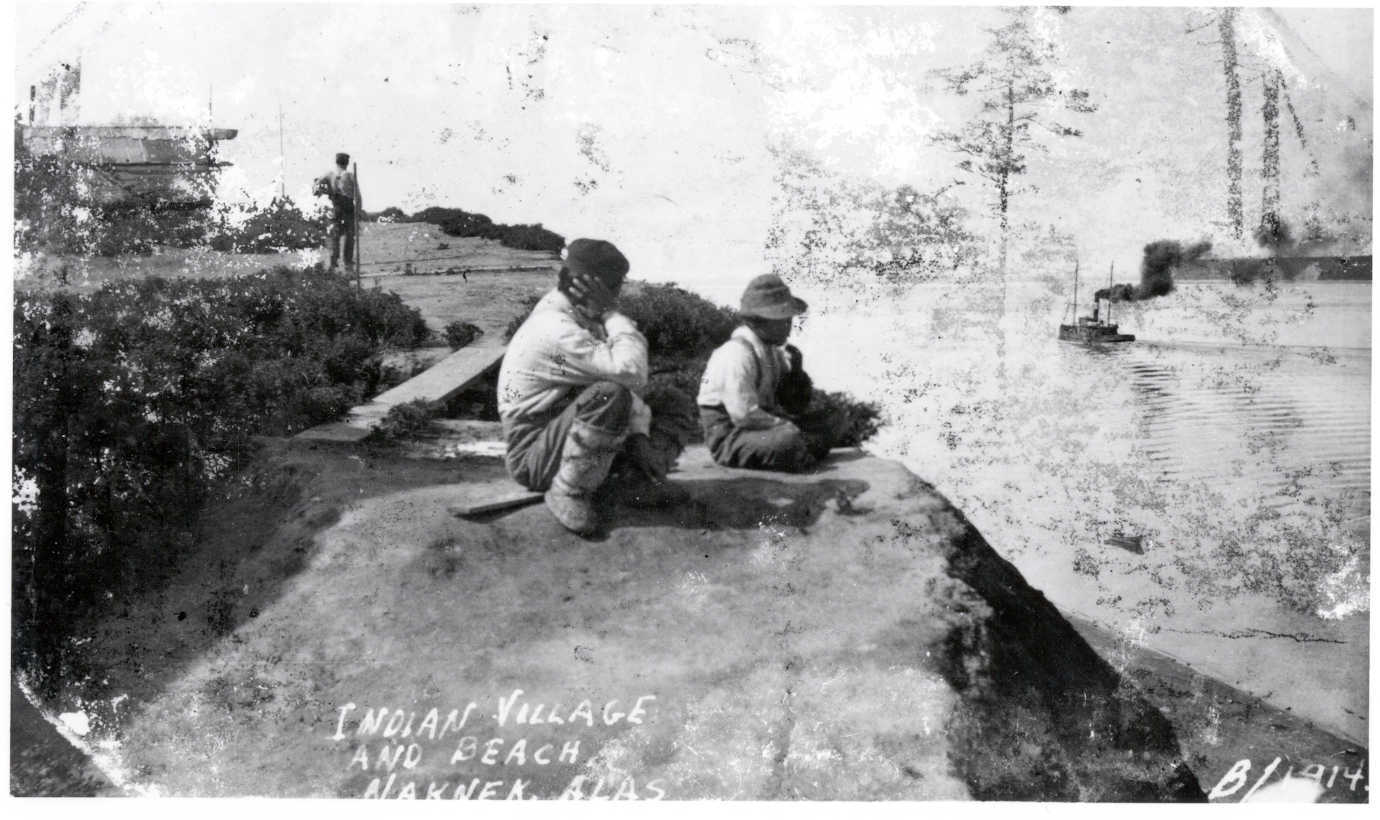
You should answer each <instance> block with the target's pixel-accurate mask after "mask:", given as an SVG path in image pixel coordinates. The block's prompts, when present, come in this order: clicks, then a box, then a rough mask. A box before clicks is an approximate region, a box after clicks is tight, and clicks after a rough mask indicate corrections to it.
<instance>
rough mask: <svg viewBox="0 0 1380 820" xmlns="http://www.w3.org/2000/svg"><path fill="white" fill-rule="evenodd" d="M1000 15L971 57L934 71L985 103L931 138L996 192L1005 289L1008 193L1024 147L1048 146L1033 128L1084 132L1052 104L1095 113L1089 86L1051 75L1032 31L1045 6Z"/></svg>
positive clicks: (1047, 49) (1049, 46)
mask: <svg viewBox="0 0 1380 820" xmlns="http://www.w3.org/2000/svg"><path fill="white" fill-rule="evenodd" d="M1053 11H1055V12H1058V13H1063V12H1060V11H1059V10H1058V9H1054V10H1053ZM1004 12H1005V14H1006V15H1007V17H1008V20H1007V22H1006V24H1005V25H1003V26H1001V27H999V28H992V29H987V32H988V33H989V34H991V35H992V39H991V42H989V43H988V45H987V48H986V50H985V51H984V52H983V53H982V55H981V57H979V59H978V60H977V61H976V62H974V63H971V64H969V65H967V66H962V67H958V68H945V69H939V70H937V71H935V72H934V74H935V75H936V76H938V77H939V78H940V79H941V80H943V82H944V84H945V85H946V86H947V87H948V89H949V90H950V91H952V92H954V93H956V94H958V95H960V96H966V95H968V94H973V95H974V96H977V97H978V98H979V99H980V101H981V103H982V108H981V110H980V111H979V113H978V114H977V115H976V116H974V117H973V118H972V119H970V120H968V121H967V122H965V123H964V124H963V125H962V126H961V127H960V128H958V129H957V130H952V131H941V132H939V133H938V134H936V135H934V137H933V138H932V139H933V140H934V141H935V142H936V143H938V144H941V145H944V146H945V147H947V148H948V149H949V150H951V151H953V152H955V153H957V154H959V155H961V156H962V157H963V159H962V160H961V161H960V162H959V163H958V167H959V169H960V170H962V171H964V172H965V173H969V174H972V175H974V176H977V177H979V178H981V179H982V180H984V181H985V182H987V183H988V184H990V185H991V186H992V188H993V190H994V192H995V193H996V200H995V202H994V203H993V208H994V210H995V212H996V216H997V221H998V225H999V229H1000V242H1001V245H1000V248H1001V250H1000V259H999V268H1000V270H1001V275H1002V283H1003V284H1002V286H1003V288H1005V280H1006V256H1007V244H1008V240H1009V233H1010V209H1011V198H1012V197H1013V196H1014V195H1015V194H1016V193H1018V192H1019V189H1018V188H1017V187H1016V179H1015V178H1016V177H1019V176H1021V175H1023V174H1025V173H1026V170H1027V165H1026V160H1027V156H1028V152H1030V151H1032V150H1045V147H1044V145H1043V144H1042V143H1041V142H1040V139H1039V137H1040V135H1038V134H1037V132H1035V131H1034V130H1032V128H1031V126H1032V125H1033V126H1039V127H1040V129H1042V130H1043V131H1045V132H1048V133H1049V134H1051V135H1053V136H1056V137H1078V136H1082V132H1081V131H1079V130H1078V129H1076V128H1071V127H1069V126H1066V125H1062V124H1060V123H1058V122H1055V121H1054V120H1052V119H1050V118H1049V115H1048V112H1049V110H1050V109H1052V108H1054V107H1056V106H1061V107H1062V108H1063V109H1065V110H1067V111H1071V112H1074V113H1079V114H1089V113H1092V112H1094V111H1096V110H1097V106H1096V104H1094V103H1093V102H1092V101H1091V99H1090V97H1089V94H1088V92H1087V91H1085V90H1082V89H1075V88H1064V87H1062V86H1060V85H1059V83H1057V82H1056V81H1055V79H1054V75H1053V73H1052V72H1051V70H1050V69H1051V67H1052V66H1053V65H1054V64H1055V63H1056V61H1057V55H1056V53H1055V48H1054V44H1053V43H1052V42H1050V41H1049V40H1047V39H1045V38H1043V37H1041V36H1040V35H1039V34H1038V33H1037V32H1036V31H1034V30H1033V28H1032V23H1033V22H1034V21H1035V17H1036V15H1039V14H1048V13H1050V11H1049V10H1041V9H1038V8H1035V7H1027V6H1022V7H1018V8H1010V9H1005V10H1004Z"/></svg>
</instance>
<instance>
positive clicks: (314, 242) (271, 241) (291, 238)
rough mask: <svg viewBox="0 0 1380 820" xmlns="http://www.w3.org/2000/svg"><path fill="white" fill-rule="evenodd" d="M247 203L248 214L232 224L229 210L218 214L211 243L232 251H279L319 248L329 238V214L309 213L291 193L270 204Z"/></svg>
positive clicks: (216, 248)
mask: <svg viewBox="0 0 1380 820" xmlns="http://www.w3.org/2000/svg"><path fill="white" fill-rule="evenodd" d="M246 207H247V213H248V217H247V218H246V219H244V220H243V221H242V222H240V223H239V224H238V225H232V224H231V223H230V221H229V219H228V212H226V211H222V212H221V213H220V214H219V215H218V221H217V224H216V226H215V228H214V229H213V230H212V231H211V232H210V235H209V236H208V239H207V241H208V244H209V245H210V246H211V247H212V248H213V249H215V250H218V251H228V252H232V253H276V252H281V251H296V250H305V249H308V248H319V247H321V245H322V244H323V243H324V242H325V241H326V228H327V226H328V224H329V221H330V220H329V218H328V217H327V215H326V213H325V212H324V211H316V212H313V213H310V214H308V213H306V212H304V211H303V210H302V209H301V208H299V207H298V206H297V203H296V202H294V201H293V200H292V197H289V196H281V197H274V198H273V199H272V200H271V201H270V202H269V203H268V205H266V206H264V207H262V208H260V207H259V206H257V205H249V206H246Z"/></svg>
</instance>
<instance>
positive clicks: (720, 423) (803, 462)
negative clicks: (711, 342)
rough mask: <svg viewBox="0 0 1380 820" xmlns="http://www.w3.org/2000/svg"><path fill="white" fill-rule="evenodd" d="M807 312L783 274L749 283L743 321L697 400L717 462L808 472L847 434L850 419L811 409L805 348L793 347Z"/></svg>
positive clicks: (712, 360)
mask: <svg viewBox="0 0 1380 820" xmlns="http://www.w3.org/2000/svg"><path fill="white" fill-rule="evenodd" d="M806 309H807V305H806V304H805V302H804V300H802V299H798V298H796V297H794V296H792V295H791V291H790V288H788V287H786V284H785V283H784V282H782V281H781V277H779V276H775V275H772V274H766V275H763V276H759V277H757V278H756V279H753V280H752V281H751V282H749V283H748V286H747V290H746V291H744V292H743V299H742V303H741V307H740V309H739V311H738V314H739V316H740V317H741V319H742V324H741V325H740V326H738V327H737V328H736V329H735V330H734V331H733V336H732V337H731V338H729V340H728V341H727V342H725V343H724V344H722V345H720V346H719V348H718V349H716V350H715V351H714V353H713V355H711V356H710V357H709V364H708V366H707V367H706V368H705V371H704V378H703V379H702V380H701V381H700V394H699V397H698V399H697V401H696V403H697V404H698V405H699V409H700V425H701V427H702V428H703V430H704V440H705V444H706V445H707V446H708V447H709V452H710V453H711V454H712V455H713V456H714V461H715V462H717V463H719V464H722V465H724V466H725V467H745V468H748V469H754V470H780V471H782V472H801V471H804V470H808V469H810V468H811V467H813V466H814V465H815V464H817V463H818V462H819V461H820V460H822V459H823V458H825V457H826V456H827V455H828V454H829V450H830V449H831V448H832V447H834V446H835V444H836V443H837V442H838V441H839V440H840V439H841V437H842V435H843V432H844V426H845V424H846V419H844V418H843V417H842V416H841V414H836V413H831V412H829V411H816V412H811V411H810V410H809V404H810V396H811V394H812V393H813V385H812V384H811V381H810V377H809V376H808V375H806V374H805V371H804V369H803V367H802V357H801V353H800V351H799V350H798V349H796V348H795V347H794V346H793V345H788V344H786V339H787V338H789V337H790V334H791V323H792V320H793V319H794V318H795V317H796V316H799V315H800V314H802V313H804V312H805V311H806Z"/></svg>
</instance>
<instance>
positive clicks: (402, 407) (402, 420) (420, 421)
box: [369, 399, 445, 441]
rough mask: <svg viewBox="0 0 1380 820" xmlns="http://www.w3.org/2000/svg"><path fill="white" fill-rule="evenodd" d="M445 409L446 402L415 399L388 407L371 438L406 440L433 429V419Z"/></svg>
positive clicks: (370, 434)
mask: <svg viewBox="0 0 1380 820" xmlns="http://www.w3.org/2000/svg"><path fill="white" fill-rule="evenodd" d="M444 409H445V406H444V403H442V402H432V401H427V400H426V399H415V400H413V401H409V402H405V403H403V404H395V405H393V406H392V407H390V408H388V413H387V415H385V416H384V417H383V418H382V419H381V420H380V421H379V423H378V424H376V425H374V429H373V430H371V431H370V433H369V436H370V438H372V439H374V440H375V441H404V440H407V439H411V438H416V437H417V436H419V435H421V434H423V433H425V432H427V431H428V430H430V429H431V420H432V419H434V418H436V417H437V416H439V415H440V414H441V412H442V411H443V410H444Z"/></svg>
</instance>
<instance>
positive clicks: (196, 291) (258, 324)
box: [12, 268, 427, 683]
mask: <svg viewBox="0 0 1380 820" xmlns="http://www.w3.org/2000/svg"><path fill="white" fill-rule="evenodd" d="M426 337H427V328H426V325H425V323H424V322H423V320H422V318H421V315H420V314H419V313H418V312H417V311H416V310H415V309H413V308H410V307H408V306H406V305H404V304H403V303H402V301H401V300H400V299H399V298H398V297H397V295H395V294H392V293H386V292H382V291H370V290H365V291H359V290H356V289H355V288H354V287H353V286H352V285H350V284H348V283H346V282H343V281H342V280H341V279H340V278H339V277H336V276H332V275H330V274H328V273H326V272H324V271H321V270H320V269H319V268H317V269H313V270H309V271H294V270H291V269H286V268H279V269H275V270H271V271H265V272H263V273H260V274H256V275H251V276H242V277H235V278H229V279H214V280H212V279H201V280H191V279H163V278H158V277H149V278H145V279H141V280H126V281H120V282H114V283H110V284H107V285H105V286H103V287H102V288H100V289H99V290H96V291H94V292H91V293H88V294H84V295H76V294H73V293H69V292H65V291H61V290H58V291H49V292H41V291H35V292H27V291H22V290H21V291H19V292H17V293H16V295H15V303H14V338H13V348H12V355H13V357H14V358H13V361H14V408H13V409H14V437H13V448H14V449H13V452H14V470H15V472H14V480H15V484H16V487H18V488H21V492H20V493H19V494H18V496H17V500H16V501H15V502H14V519H13V520H14V528H13V533H12V567H13V575H12V582H13V589H12V593H13V594H12V602H13V611H12V616H13V623H14V627H15V628H14V633H13V636H14V650H15V653H16V654H15V657H16V660H17V662H18V664H19V665H20V666H22V667H23V668H25V669H27V670H29V671H31V672H34V673H35V674H36V675H37V677H38V679H39V680H40V681H43V682H50V683H51V682H54V681H56V680H60V679H63V678H65V677H67V675H66V672H67V671H69V665H70V663H71V661H72V655H71V653H70V651H69V650H70V649H71V644H70V642H69V641H68V640H67V639H68V637H69V636H70V630H71V629H73V628H74V624H75V623H77V622H79V620H80V619H81V617H82V616H83V614H84V613H86V612H89V611H92V609H93V608H94V607H97V606H100V605H103V604H104V603H105V602H106V600H107V599H108V598H113V599H116V600H118V597H119V595H120V593H121V591H122V590H127V589H130V588H135V587H137V586H139V585H140V584H143V583H147V582H148V580H149V578H150V576H151V575H156V574H157V573H160V572H163V571H165V570H166V568H167V567H169V566H171V565H172V564H173V563H175V561H176V558H177V556H178V554H179V553H180V552H182V551H185V550H186V549H188V548H189V547H190V546H191V544H192V527H193V526H194V522H195V516H196V514H197V511H198V509H199V508H200V505H201V503H202V502H203V501H204V500H205V499H206V497H207V496H208V494H209V492H210V490H211V488H212V487H213V486H214V485H215V484H216V482H217V481H219V480H221V479H222V478H224V477H226V476H228V475H229V474H230V472H231V471H232V470H234V469H235V468H236V467H237V466H238V465H240V464H242V463H243V462H244V459H245V458H246V457H247V455H248V454H249V453H250V452H251V451H252V448H253V438H254V436H258V435H278V436H282V435H290V434H292V433H295V432H297V431H299V430H302V429H304V428H306V427H310V426H312V425H315V424H319V423H321V422H325V421H329V420H331V419H334V418H337V417H338V416H339V415H340V414H341V413H342V412H344V411H345V410H346V409H348V408H349V407H350V406H352V405H353V404H357V403H360V402H361V400H362V399H363V398H365V397H366V396H367V395H370V393H371V391H372V388H373V387H374V386H375V384H376V382H377V379H378V366H377V357H376V356H375V355H374V354H375V353H376V352H378V351H379V350H381V349H385V348H414V347H416V346H418V345H419V344H421V343H422V342H423V341H424V340H425V339H426ZM23 499H27V500H23Z"/></svg>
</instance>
